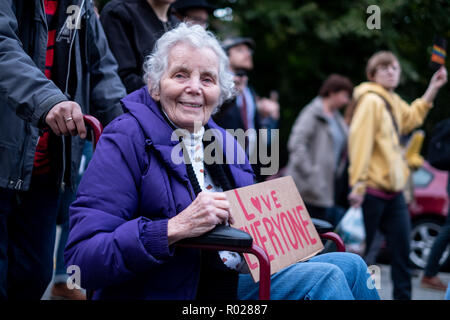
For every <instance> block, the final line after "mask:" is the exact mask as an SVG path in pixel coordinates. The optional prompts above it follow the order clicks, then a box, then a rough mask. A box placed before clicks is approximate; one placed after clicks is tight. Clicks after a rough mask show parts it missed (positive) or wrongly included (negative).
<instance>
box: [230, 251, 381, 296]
mask: <svg viewBox="0 0 450 320" xmlns="http://www.w3.org/2000/svg"><path fill="white" fill-rule="evenodd" d="M369 277H370V275H369V273H368V271H367V265H366V263H365V262H364V260H363V259H361V258H360V257H359V256H358V255H356V254H352V253H345V252H344V253H342V252H333V253H327V254H322V255H318V256H315V257H313V258H312V259H310V260H308V261H306V262H299V263H296V264H293V265H291V266H289V267H287V268H285V269H282V270H280V271H279V272H277V273H276V274H273V275H272V276H271V283H270V294H271V299H272V300H379V299H380V297H379V295H378V292H377V289H376V288H374V286H373V283H372V280H371V279H369ZM369 284H371V285H370V287H371V288H369ZM258 290H259V285H258V283H255V282H254V281H253V279H252V277H251V275H250V274H240V275H239V284H238V299H239V300H255V299H258V292H259V291H258Z"/></svg>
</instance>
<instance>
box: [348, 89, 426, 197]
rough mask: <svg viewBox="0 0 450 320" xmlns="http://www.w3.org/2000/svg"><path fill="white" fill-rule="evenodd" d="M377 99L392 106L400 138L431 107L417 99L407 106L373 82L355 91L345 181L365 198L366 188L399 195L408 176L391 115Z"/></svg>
mask: <svg viewBox="0 0 450 320" xmlns="http://www.w3.org/2000/svg"><path fill="white" fill-rule="evenodd" d="M369 91H372V92H369ZM373 92H375V93H373ZM379 95H381V96H382V97H384V98H385V99H386V100H387V101H388V102H389V103H390V105H391V106H392V113H393V115H394V117H395V120H396V122H397V125H398V128H399V131H400V134H407V133H409V132H411V131H412V130H413V129H415V128H416V127H418V126H420V125H421V124H422V123H423V120H424V119H425V116H426V115H427V113H428V111H429V110H430V108H431V107H432V104H431V103H428V102H427V101H425V100H424V99H421V98H419V99H416V100H415V101H414V102H413V103H412V104H411V106H410V105H408V104H407V103H406V102H405V101H404V100H403V99H402V98H400V96H399V95H397V94H396V93H394V92H388V91H387V90H385V89H384V88H383V87H382V86H380V85H379V84H377V83H374V82H364V83H362V84H360V85H359V86H357V87H356V88H355V90H354V99H355V100H357V99H360V101H359V103H358V106H357V107H356V110H355V112H354V115H353V119H352V122H351V125H350V132H349V139H348V149H349V158H350V166H349V179H350V185H351V186H352V192H354V193H357V194H360V195H364V194H365V192H366V188H367V187H371V188H374V189H378V190H381V191H385V192H398V191H402V190H403V188H404V187H405V184H406V181H407V178H408V175H409V169H408V165H407V163H406V161H405V159H404V156H403V151H402V148H401V146H400V142H399V139H398V135H397V133H396V131H395V127H394V124H393V122H392V118H391V115H390V113H389V111H388V109H387V107H386V105H385V102H384V101H383V99H382V98H381V97H380V96H379Z"/></svg>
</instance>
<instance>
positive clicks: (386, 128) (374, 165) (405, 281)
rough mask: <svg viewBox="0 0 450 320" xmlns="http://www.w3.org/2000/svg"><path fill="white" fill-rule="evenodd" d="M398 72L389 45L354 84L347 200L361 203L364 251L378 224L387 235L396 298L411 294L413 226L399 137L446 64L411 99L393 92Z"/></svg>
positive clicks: (427, 102)
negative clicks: (421, 93)
mask: <svg viewBox="0 0 450 320" xmlns="http://www.w3.org/2000/svg"><path fill="white" fill-rule="evenodd" d="M400 74H401V68H400V64H399V62H398V59H397V57H396V56H395V55H394V54H392V53H391V52H388V51H381V52H378V53H376V54H374V55H373V56H372V57H371V58H370V59H369V61H368V63H367V67H366V76H367V78H368V80H369V82H364V83H362V84H360V85H359V86H358V87H356V88H355V90H354V98H355V100H356V101H357V105H356V109H355V111H354V114H353V118H352V121H351V125H350V131H349V140H348V147H349V158H350V167H349V179H350V181H349V183H350V186H351V188H352V189H351V193H350V195H349V201H350V204H351V205H352V206H354V207H359V206H362V209H363V214H364V225H365V228H366V254H367V252H368V250H369V249H370V247H371V244H372V241H373V239H374V236H375V233H376V231H377V230H378V229H380V230H381V231H382V232H383V233H384V234H385V236H386V240H387V245H388V247H389V249H390V251H391V253H392V257H391V266H392V280H393V283H394V292H393V297H394V299H411V275H410V270H409V267H408V264H409V261H408V255H409V241H410V228H411V227H410V220H409V214H408V209H407V206H406V203H405V199H404V196H403V193H402V191H403V189H404V187H405V185H406V181H407V179H408V175H409V169H408V165H407V163H406V160H405V158H404V155H403V151H402V148H401V146H400V141H399V137H400V135H403V134H406V133H408V132H410V131H412V130H413V129H414V128H416V127H418V126H420V125H421V124H422V123H423V121H424V119H425V116H426V115H427V113H428V111H429V110H430V109H431V108H432V106H433V105H432V103H433V101H434V98H435V97H436V95H437V93H438V91H439V89H440V88H441V87H442V86H443V85H444V84H445V83H446V82H447V70H446V69H445V67H442V68H440V69H439V70H438V71H436V73H435V74H434V75H433V77H432V78H431V80H430V83H429V86H428V88H427V90H426V92H425V94H424V95H423V96H422V97H421V98H418V99H416V100H415V101H414V102H413V103H412V104H411V105H408V103H406V102H405V101H404V100H403V99H402V98H401V97H400V96H399V95H397V94H396V93H395V92H394V89H395V88H396V87H397V85H398V83H399V80H400Z"/></svg>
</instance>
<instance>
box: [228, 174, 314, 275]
mask: <svg viewBox="0 0 450 320" xmlns="http://www.w3.org/2000/svg"><path fill="white" fill-rule="evenodd" d="M225 193H226V195H227V198H228V201H230V204H231V214H232V215H233V218H234V220H235V223H234V224H233V225H232V227H234V228H237V229H241V230H243V231H245V232H247V233H249V234H250V235H251V236H252V237H253V241H254V242H255V243H256V244H257V245H258V246H260V247H262V248H263V249H264V250H265V251H266V252H267V254H268V256H269V259H270V268H271V274H273V273H275V272H277V271H278V270H280V269H283V268H285V267H287V266H289V265H291V264H293V263H296V262H299V261H303V260H306V259H309V258H311V257H312V256H314V255H315V254H317V253H318V252H320V251H321V250H322V249H323V244H322V241H321V240H320V237H319V234H318V233H317V231H316V228H315V227H314V224H313V222H312V221H311V218H310V216H309V214H308V212H307V211H306V207H305V204H304V203H303V200H302V198H301V197H300V194H299V192H298V190H297V187H296V186H295V183H294V180H293V179H292V177H290V176H288V177H282V178H278V179H274V180H271V181H267V182H262V183H258V184H255V185H252V186H248V187H244V188H239V189H233V190H230V191H227V192H225ZM244 257H245V260H246V262H247V265H248V267H249V269H250V272H251V274H252V277H253V280H254V281H255V282H257V281H259V266H258V259H256V257H255V256H253V255H249V254H244Z"/></svg>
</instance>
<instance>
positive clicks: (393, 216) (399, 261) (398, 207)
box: [362, 193, 411, 300]
mask: <svg viewBox="0 0 450 320" xmlns="http://www.w3.org/2000/svg"><path fill="white" fill-rule="evenodd" d="M362 210H363V216H364V226H365V228H366V252H365V254H366V255H367V253H368V250H369V249H370V248H371V245H372V242H373V241H374V239H375V234H376V232H377V230H380V231H381V232H382V233H383V234H384V236H385V238H386V242H387V246H388V249H389V251H390V253H391V257H390V258H391V278H392V281H393V284H394V292H393V297H394V299H396V300H409V299H411V271H410V268H409V250H410V248H409V247H410V233H411V222H410V217H409V211H408V207H407V206H406V202H405V198H404V196H403V194H402V193H401V194H398V195H396V196H395V197H394V198H393V199H391V200H385V199H382V198H379V197H376V196H373V195H370V194H366V196H365V198H364V202H363V205H362Z"/></svg>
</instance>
